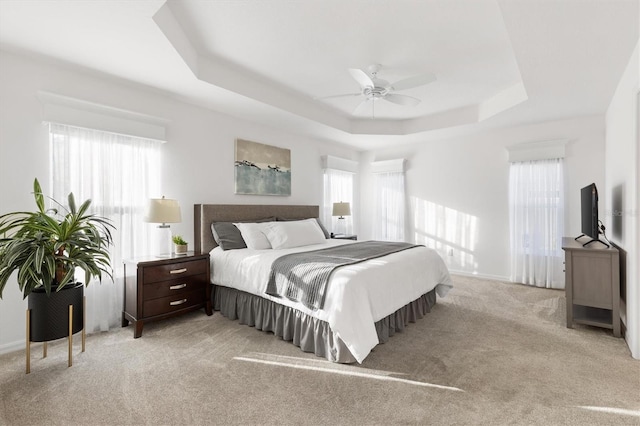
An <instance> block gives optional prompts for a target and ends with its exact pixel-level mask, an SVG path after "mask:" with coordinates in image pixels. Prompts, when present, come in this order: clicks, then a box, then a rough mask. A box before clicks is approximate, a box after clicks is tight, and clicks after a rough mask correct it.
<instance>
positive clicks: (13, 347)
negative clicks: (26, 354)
mask: <svg viewBox="0 0 640 426" xmlns="http://www.w3.org/2000/svg"><path fill="white" fill-rule="evenodd" d="M20 349H24V340H18V341H15V342H9V343H5V344H3V345H0V355H3V354H8V353H9V352H15V351H19V350H20Z"/></svg>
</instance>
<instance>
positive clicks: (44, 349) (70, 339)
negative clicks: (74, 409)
mask: <svg viewBox="0 0 640 426" xmlns="http://www.w3.org/2000/svg"><path fill="white" fill-rule="evenodd" d="M86 315H87V298H86V296H83V297H82V352H84V349H85V342H86V333H85V324H86ZM67 340H68V343H69V364H68V366H69V367H71V366H72V365H73V305H69V336H68V337H67ZM26 345H27V347H26V356H27V368H26V370H27V371H26V374H29V373H30V372H31V309H27V344H26ZM46 357H47V342H46V341H44V342H42V358H46Z"/></svg>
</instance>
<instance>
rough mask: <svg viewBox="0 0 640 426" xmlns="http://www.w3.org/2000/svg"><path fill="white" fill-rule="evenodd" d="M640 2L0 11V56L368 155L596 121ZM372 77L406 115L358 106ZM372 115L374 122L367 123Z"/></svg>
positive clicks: (629, 42) (505, 0)
mask: <svg viewBox="0 0 640 426" xmlns="http://www.w3.org/2000/svg"><path fill="white" fill-rule="evenodd" d="M638 3H639V1H638V0H498V1H496V0H422V1H419V0H376V1H372V0H306V1H304V0H298V1H292V0H262V1H259V0H253V1H251V0H236V1H229V0H220V1H215V0H183V1H177V0H175V1H174V0H170V1H164V0H122V1H116V0H110V1H108V0H86V1H72V0H69V1H59V0H30V1H23V0H15V1H14V0H0V48H2V49H5V50H8V51H19V52H27V53H29V54H36V55H43V56H46V57H48V58H50V59H54V60H57V61H61V62H63V63H66V64H71V65H76V66H79V67H82V68H83V69H85V70H95V71H96V72H99V73H101V74H107V75H111V76H113V77H116V78H118V79H124V80H127V81H131V82H133V83H137V84H141V85H144V86H145V87H148V88H153V89H155V90H161V91H163V92H166V93H167V94H169V95H170V96H172V97H175V98H177V99H180V100H183V101H186V102H190V103H192V104H196V105H200V106H203V107H206V108H210V109H213V110H216V111H221V112H224V113H226V114H230V115H234V116H238V117H243V118H246V119H249V120H252V121H256V122H259V123H264V124H268V125H271V126H275V127H278V128H281V129H286V130H290V131H293V132H300V133H304V134H307V135H310V136H313V137H317V138H321V139H327V140H333V141H337V142H341V143H345V144H349V145H351V146H353V147H355V148H357V149H371V148H377V147H381V146H386V145H388V144H389V143H394V144H395V143H410V142H413V141H424V140H428V139H431V138H445V137H449V136H452V135H456V134H460V133H463V132H471V131H474V130H477V129H479V128H489V127H496V126H506V125H517V124H524V123H532V122H540V121H546V120H554V119H563V118H568V117H573V116H581V115H589V114H602V113H604V112H605V111H606V108H607V106H608V103H609V101H610V99H611V96H612V95H613V92H614V90H615V87H616V84H617V82H618V81H619V79H620V76H621V74H622V71H623V70H624V68H625V67H626V65H627V62H628V60H629V58H630V56H631V53H632V51H633V48H634V46H635V44H636V43H637V41H638V28H639V20H640V19H639V18H640V15H639V13H640V11H639V4H638ZM374 63H378V64H381V65H382V69H381V71H380V72H379V75H378V76H379V77H381V78H383V79H385V80H388V81H390V82H394V81H396V80H400V79H403V78H407V77H411V76H414V75H418V74H422V73H426V72H430V73H433V74H435V75H436V77H437V80H436V81H435V82H433V83H430V84H428V85H425V86H421V87H418V88H414V89H407V90H404V91H401V92H398V93H402V94H406V95H410V96H413V97H416V98H419V99H421V101H422V102H421V103H420V104H419V105H418V106H416V107H409V106H401V105H396V104H391V103H389V102H386V101H376V102H375V110H373V109H372V108H371V104H372V103H371V102H370V103H369V104H367V106H366V107H364V108H359V109H358V110H357V111H356V112H354V109H355V108H356V106H357V105H358V104H360V102H361V101H362V98H361V97H360V96H354V97H349V98H338V99H317V98H318V97H323V96H329V95H336V94H341V93H356V92H359V90H360V89H359V86H358V84H357V83H356V81H355V80H353V78H352V77H351V76H350V74H349V72H348V69H349V68H360V69H365V70H366V68H367V66H368V65H370V64H374ZM373 111H375V114H373V116H372V113H373Z"/></svg>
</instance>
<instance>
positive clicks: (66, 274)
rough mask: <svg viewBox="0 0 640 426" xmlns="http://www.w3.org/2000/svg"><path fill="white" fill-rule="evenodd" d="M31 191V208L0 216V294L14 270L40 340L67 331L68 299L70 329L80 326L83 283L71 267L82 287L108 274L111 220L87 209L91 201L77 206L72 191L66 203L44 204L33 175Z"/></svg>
mask: <svg viewBox="0 0 640 426" xmlns="http://www.w3.org/2000/svg"><path fill="white" fill-rule="evenodd" d="M33 195H34V198H35V203H36V206H37V210H36V211H34V212H12V213H7V214H3V215H1V216H0V299H1V298H2V293H3V290H4V288H5V285H6V284H7V281H8V280H9V277H10V276H11V275H12V274H13V273H14V272H16V271H17V281H18V286H19V287H20V290H21V291H22V293H23V297H25V298H26V297H28V298H29V303H28V304H29V309H30V310H31V321H30V322H31V327H30V339H31V341H34V342H42V341H49V340H55V339H59V338H61V337H65V336H66V335H67V334H68V314H67V310H68V306H69V304H72V305H73V306H74V309H73V312H74V315H73V333H76V332H78V331H79V330H81V329H82V328H83V327H84V324H83V321H82V318H83V304H82V298H83V294H84V287H83V285H82V283H78V282H76V281H75V272H76V269H77V268H79V269H82V270H83V271H84V275H85V276H84V285H85V286H88V285H89V282H90V281H91V279H92V278H93V277H95V278H99V279H100V280H102V276H103V274H106V275H107V276H109V277H110V278H111V279H113V275H112V272H111V267H110V257H109V252H108V247H109V245H111V243H112V236H111V229H112V228H113V225H112V224H111V222H110V221H109V220H108V219H106V218H103V217H100V216H97V215H94V214H91V213H88V210H89V206H90V205H91V200H86V201H84V202H83V203H82V204H81V205H80V206H79V207H78V206H77V205H76V202H75V198H74V196H73V193H70V194H69V196H68V205H67V206H63V205H62V204H61V203H59V202H58V201H56V200H53V203H54V205H55V207H53V208H51V209H46V208H45V197H44V195H43V193H42V189H41V187H40V183H39V182H38V179H35V180H34V182H33ZM58 311H61V312H58Z"/></svg>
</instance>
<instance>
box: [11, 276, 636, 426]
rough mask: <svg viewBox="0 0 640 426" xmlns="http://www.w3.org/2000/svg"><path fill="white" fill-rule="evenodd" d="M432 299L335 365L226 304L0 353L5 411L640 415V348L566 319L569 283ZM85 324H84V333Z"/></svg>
mask: <svg viewBox="0 0 640 426" xmlns="http://www.w3.org/2000/svg"><path fill="white" fill-rule="evenodd" d="M454 284H455V288H454V290H452V291H451V292H450V293H449V295H448V296H447V297H446V298H444V299H439V300H438V304H437V305H436V306H435V307H434V309H433V310H432V312H431V313H430V314H428V315H427V316H426V317H425V318H424V319H422V320H420V321H419V322H418V323H415V324H411V325H410V326H409V327H407V328H406V330H405V331H404V332H403V333H400V334H397V335H395V336H394V337H392V338H391V340H390V341H389V343H387V344H384V345H380V346H378V347H377V348H376V349H375V351H374V352H373V353H372V354H370V355H369V357H368V358H367V359H366V360H365V362H364V364H362V365H337V364H332V363H329V362H327V361H325V360H323V359H321V358H317V357H315V356H314V355H312V354H306V353H303V352H301V351H300V350H299V349H298V348H297V347H295V346H293V345H292V344H290V343H286V342H283V341H281V340H279V339H277V338H274V337H273V335H271V334H268V333H263V332H260V331H256V330H255V329H253V328H250V327H247V326H244V325H239V324H238V323H237V322H232V321H229V320H228V319H226V318H223V317H221V316H220V314H219V313H215V314H214V315H213V316H212V317H207V316H206V315H204V313H203V312H195V313H192V314H189V315H185V316H182V317H179V318H175V319H171V320H166V321H163V322H156V323H149V324H147V325H145V328H144V333H143V336H142V338H140V339H136V340H134V339H133V331H132V329H131V327H127V328H124V329H115V330H112V331H111V332H109V333H102V334H94V335H90V336H88V337H87V351H86V352H85V353H80V339H79V338H76V344H75V348H74V349H75V351H74V352H75V356H74V365H73V367H71V368H67V366H66V360H67V345H66V341H65V340H59V341H57V342H55V343H50V344H49V351H48V353H49V356H48V357H47V358H46V359H41V358H40V356H41V347H40V344H33V345H32V367H31V369H32V370H31V374H29V375H25V373H24V361H25V360H24V352H23V351H19V352H15V353H11V354H6V355H3V356H0V398H1V399H0V424H2V425H20V424H24V425H27V424H28V425H32V424H33V425H36V424H59V425H75V424H78V425H99V424H104V425H107V424H154V425H157V424H172V425H173V424H175V425H185V424H315V425H326V424H349V425H352V424H353V425H356V424H358V425H365V424H366V425H369V424H380V425H383V424H384V425H387V424H434V425H446V424H457V425H460V424H486V425H498V424H524V425H533V424H540V425H563V424H575V425H609V424H610V425H620V424H635V425H638V424H640V361H637V360H633V359H632V358H631V356H630V353H629V350H628V348H627V346H626V344H625V343H624V341H623V340H622V339H618V338H614V337H613V336H612V334H611V332H610V331H607V330H601V329H597V328H589V327H578V328H576V329H573V330H572V329H567V328H566V327H565V305H564V303H565V302H564V293H563V292H562V291H557V290H544V289H536V288H530V287H526V286H522V285H516V284H506V283H501V282H492V281H486V280H479V279H474V278H467V277H459V276H455V277H454ZM78 336H79V335H78Z"/></svg>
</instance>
